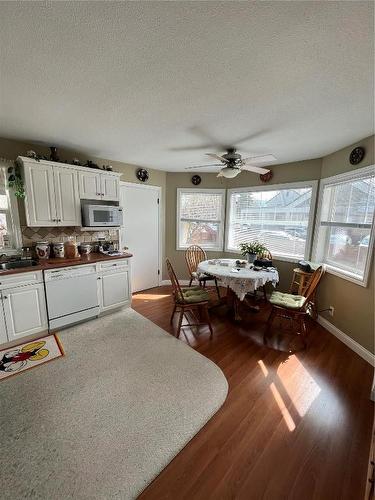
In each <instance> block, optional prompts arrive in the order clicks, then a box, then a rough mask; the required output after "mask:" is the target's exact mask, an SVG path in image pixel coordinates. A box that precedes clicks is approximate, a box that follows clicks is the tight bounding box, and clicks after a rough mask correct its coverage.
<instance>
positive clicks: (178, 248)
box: [176, 245, 223, 252]
mask: <svg viewBox="0 0 375 500" xmlns="http://www.w3.org/2000/svg"><path fill="white" fill-rule="evenodd" d="M190 246H191V245H188V246H186V247H176V250H177V251H178V252H184V251H185V250H187V249H188V248H189V247H190ZM198 246H200V247H201V248H202V249H203V250H204V251H205V252H223V247H216V248H213V247H205V246H203V245H198Z"/></svg>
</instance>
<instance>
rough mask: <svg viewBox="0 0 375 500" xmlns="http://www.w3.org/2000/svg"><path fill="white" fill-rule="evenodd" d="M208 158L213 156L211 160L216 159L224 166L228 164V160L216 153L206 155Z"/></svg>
mask: <svg viewBox="0 0 375 500" xmlns="http://www.w3.org/2000/svg"><path fill="white" fill-rule="evenodd" d="M206 156H211V158H215V160H220V161H221V163H222V164H225V163H227V162H228V160H226V159H225V158H223V157H222V156H219V155H217V154H216V153H206Z"/></svg>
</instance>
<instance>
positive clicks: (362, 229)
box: [314, 166, 375, 286]
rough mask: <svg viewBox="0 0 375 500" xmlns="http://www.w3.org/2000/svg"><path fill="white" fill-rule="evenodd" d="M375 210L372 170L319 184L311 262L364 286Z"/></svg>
mask: <svg viewBox="0 0 375 500" xmlns="http://www.w3.org/2000/svg"><path fill="white" fill-rule="evenodd" d="M374 206H375V170H374V166H372V167H368V168H363V169H359V170H356V171H354V172H350V173H348V174H341V175H337V176H335V177H330V178H328V179H323V180H322V181H321V187H320V193H319V209H318V214H317V225H316V237H315V240H316V241H315V251H314V258H315V260H317V261H319V262H324V263H325V264H327V269H328V270H329V271H331V272H333V274H338V275H341V276H344V277H348V278H349V279H351V280H352V281H355V282H357V283H359V284H362V285H364V286H366V284H367V275H368V270H369V267H370V260H371V247H372V239H373V218H374Z"/></svg>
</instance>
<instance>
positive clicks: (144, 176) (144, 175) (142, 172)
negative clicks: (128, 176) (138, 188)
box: [135, 168, 149, 182]
mask: <svg viewBox="0 0 375 500" xmlns="http://www.w3.org/2000/svg"><path fill="white" fill-rule="evenodd" d="M135 175H136V176H137V179H138V180H139V181H141V182H146V181H147V180H148V177H149V175H148V172H147V170H146V169H145V168H139V169H138V170H137V172H136V174H135Z"/></svg>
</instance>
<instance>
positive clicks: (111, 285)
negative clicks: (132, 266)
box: [99, 269, 129, 311]
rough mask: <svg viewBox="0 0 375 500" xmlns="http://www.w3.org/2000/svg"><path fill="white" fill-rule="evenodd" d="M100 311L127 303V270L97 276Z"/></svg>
mask: <svg viewBox="0 0 375 500" xmlns="http://www.w3.org/2000/svg"><path fill="white" fill-rule="evenodd" d="M99 278H100V281H99V287H100V288H99V294H100V310H101V311H106V310H107V309H112V308H114V307H120V306H122V305H125V304H126V303H127V302H129V278H128V270H119V269H117V270H115V271H110V272H108V273H104V274H103V275H102V276H99Z"/></svg>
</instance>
